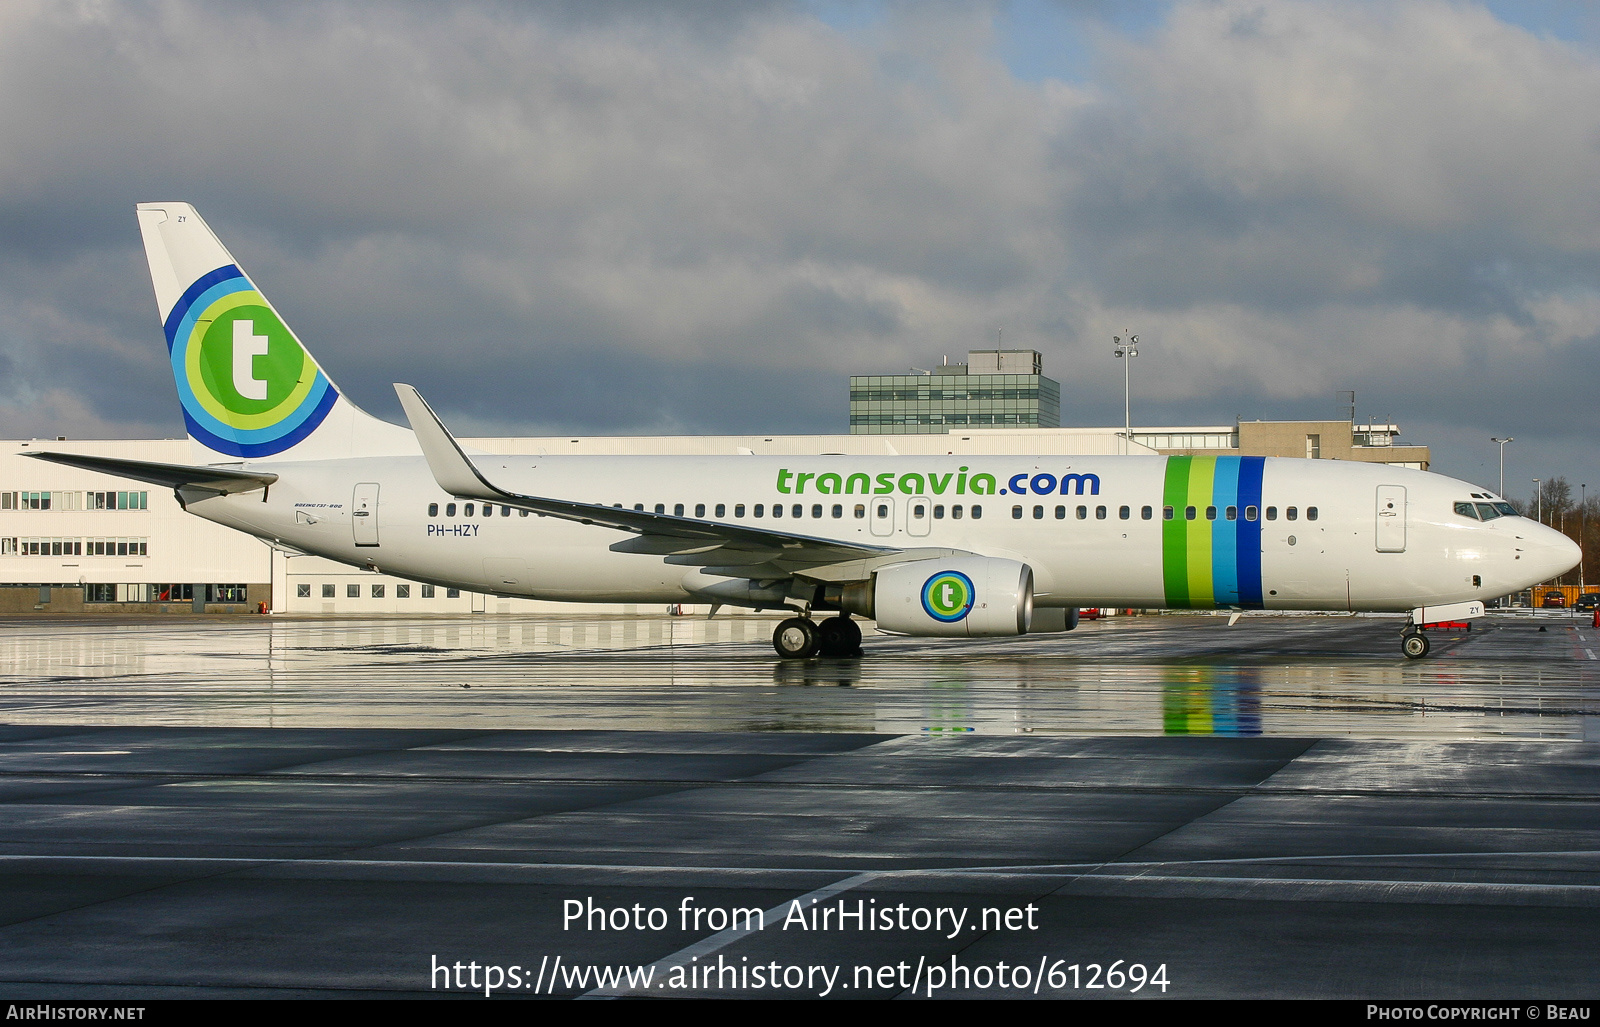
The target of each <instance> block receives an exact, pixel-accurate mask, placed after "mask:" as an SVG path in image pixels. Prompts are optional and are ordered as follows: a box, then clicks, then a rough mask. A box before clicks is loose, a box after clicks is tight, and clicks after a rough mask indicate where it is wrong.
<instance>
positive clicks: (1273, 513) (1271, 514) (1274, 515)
mask: <svg viewBox="0 0 1600 1027" xmlns="http://www.w3.org/2000/svg"><path fill="white" fill-rule="evenodd" d="M1277 519H1278V508H1277V507H1275V506H1269V507H1267V520H1269V521H1275V520H1277Z"/></svg>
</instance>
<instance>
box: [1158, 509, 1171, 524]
mask: <svg viewBox="0 0 1600 1027" xmlns="http://www.w3.org/2000/svg"><path fill="white" fill-rule="evenodd" d="M1161 518H1162V519H1163V520H1167V521H1170V520H1172V507H1170V506H1164V507H1162V508H1161Z"/></svg>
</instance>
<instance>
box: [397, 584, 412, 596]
mask: <svg viewBox="0 0 1600 1027" xmlns="http://www.w3.org/2000/svg"><path fill="white" fill-rule="evenodd" d="M394 597H395V598H396V599H410V598H411V586H410V585H396V586H395V587H394Z"/></svg>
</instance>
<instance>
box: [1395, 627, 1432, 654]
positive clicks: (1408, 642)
mask: <svg viewBox="0 0 1600 1027" xmlns="http://www.w3.org/2000/svg"><path fill="white" fill-rule="evenodd" d="M1429 648H1431V647H1430V646H1429V644H1428V636H1427V635H1424V634H1423V633H1422V629H1421V628H1419V627H1417V626H1416V625H1415V624H1407V625H1406V626H1405V628H1404V630H1402V631H1401V632H1400V651H1401V652H1403V653H1405V654H1406V659H1408V660H1420V659H1422V658H1423V657H1424V656H1426V655H1428V650H1429Z"/></svg>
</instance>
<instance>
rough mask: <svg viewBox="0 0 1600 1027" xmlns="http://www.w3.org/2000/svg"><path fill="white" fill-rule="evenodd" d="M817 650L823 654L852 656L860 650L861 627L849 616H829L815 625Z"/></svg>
mask: <svg viewBox="0 0 1600 1027" xmlns="http://www.w3.org/2000/svg"><path fill="white" fill-rule="evenodd" d="M817 650H818V652H819V653H821V655H823V656H854V655H856V654H857V653H859V652H860V651H861V627H860V626H859V625H858V624H856V622H855V621H853V620H851V619H850V618H849V617H844V616H839V617H829V618H828V619H827V620H825V621H823V622H822V623H821V624H818V625H817Z"/></svg>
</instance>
